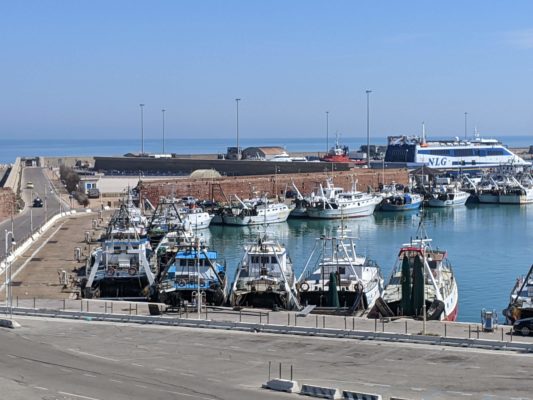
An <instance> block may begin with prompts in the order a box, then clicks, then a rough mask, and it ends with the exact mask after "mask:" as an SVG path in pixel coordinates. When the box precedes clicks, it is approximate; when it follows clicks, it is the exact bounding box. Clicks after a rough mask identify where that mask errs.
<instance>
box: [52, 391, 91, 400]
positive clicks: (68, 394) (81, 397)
mask: <svg viewBox="0 0 533 400" xmlns="http://www.w3.org/2000/svg"><path fill="white" fill-rule="evenodd" d="M57 393H59V394H64V395H65V396H74V397H79V398H80V399H87V400H100V399H97V398H96V397H88V396H82V395H81V394H75V393H68V392H57Z"/></svg>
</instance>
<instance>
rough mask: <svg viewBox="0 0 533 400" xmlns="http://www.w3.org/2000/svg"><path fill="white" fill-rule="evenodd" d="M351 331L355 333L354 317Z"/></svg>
mask: <svg viewBox="0 0 533 400" xmlns="http://www.w3.org/2000/svg"><path fill="white" fill-rule="evenodd" d="M352 331H355V317H352Z"/></svg>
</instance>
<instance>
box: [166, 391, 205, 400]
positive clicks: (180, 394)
mask: <svg viewBox="0 0 533 400" xmlns="http://www.w3.org/2000/svg"><path fill="white" fill-rule="evenodd" d="M159 391H160V392H164V393H171V394H177V395H178V396H186V397H194V398H197V399H204V400H213V398H212V397H203V396H196V395H194V394H187V393H181V392H173V391H172V390H164V389H159Z"/></svg>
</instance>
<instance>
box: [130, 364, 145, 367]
mask: <svg viewBox="0 0 533 400" xmlns="http://www.w3.org/2000/svg"><path fill="white" fill-rule="evenodd" d="M131 365H135V366H136V367H144V365H142V364H137V363H131Z"/></svg>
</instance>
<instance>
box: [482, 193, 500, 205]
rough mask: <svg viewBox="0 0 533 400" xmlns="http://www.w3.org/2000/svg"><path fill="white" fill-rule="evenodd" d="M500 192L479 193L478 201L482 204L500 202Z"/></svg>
mask: <svg viewBox="0 0 533 400" xmlns="http://www.w3.org/2000/svg"><path fill="white" fill-rule="evenodd" d="M499 197H500V196H499V195H498V194H492V193H480V194H479V195H478V201H479V202H480V203H482V204H498V203H499V202H500V199H499Z"/></svg>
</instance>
